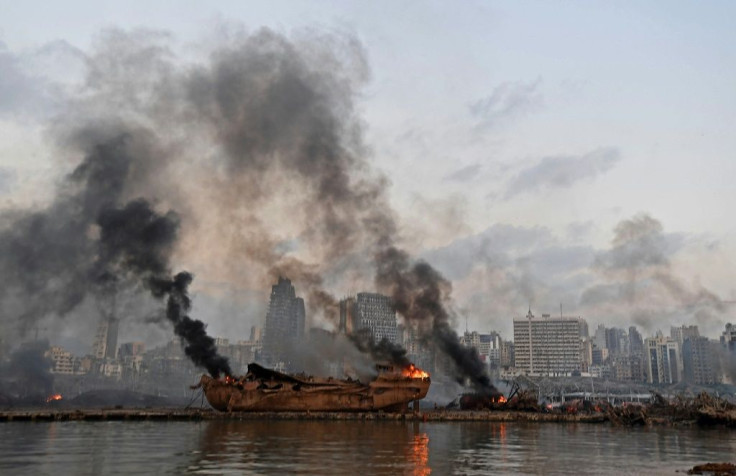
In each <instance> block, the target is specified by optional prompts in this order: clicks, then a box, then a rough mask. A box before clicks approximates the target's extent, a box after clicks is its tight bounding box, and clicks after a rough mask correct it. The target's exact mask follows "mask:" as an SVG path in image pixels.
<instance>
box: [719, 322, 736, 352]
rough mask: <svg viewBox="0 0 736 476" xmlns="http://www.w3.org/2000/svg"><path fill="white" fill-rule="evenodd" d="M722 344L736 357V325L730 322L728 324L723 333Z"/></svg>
mask: <svg viewBox="0 0 736 476" xmlns="http://www.w3.org/2000/svg"><path fill="white" fill-rule="evenodd" d="M720 340H721V345H722V346H723V348H724V349H726V351H727V352H728V353H730V354H731V355H733V356H734V357H736V325H733V324H731V323H730V322H729V323H728V324H726V330H724V331H723V333H722V334H721V339H720Z"/></svg>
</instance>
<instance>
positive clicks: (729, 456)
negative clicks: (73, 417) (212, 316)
mask: <svg viewBox="0 0 736 476" xmlns="http://www.w3.org/2000/svg"><path fill="white" fill-rule="evenodd" d="M735 453H736V432H734V431H728V430H700V429H688V428H680V429H668V428H654V429H646V428H635V429H632V428H613V427H610V426H607V425H574V424H570V425H564V424H538V425H533V424H516V423H488V422H464V423H459V422H457V423H419V422H412V423H401V422H375V421H367V422H364V421H211V422H198V423H196V422H171V423H161V422H99V423H93V422H54V423H21V422H16V423H3V424H0V474H34V475H36V474H48V475H59V474H131V473H136V474H141V473H145V474H163V473H166V474H288V473H298V474H320V475H321V474H346V473H347V474H351V473H352V474H377V475H388V474H406V475H416V476H419V475H422V476H425V475H429V474H433V475H444V474H471V475H472V474H488V473H496V474H508V473H516V474H582V473H585V474H674V471H675V470H684V469H687V468H689V467H691V466H693V465H694V464H696V463H702V462H707V461H729V460H733V458H734V456H733V455H734V454H735Z"/></svg>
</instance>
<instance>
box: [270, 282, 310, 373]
mask: <svg viewBox="0 0 736 476" xmlns="http://www.w3.org/2000/svg"><path fill="white" fill-rule="evenodd" d="M305 317H306V316H305V309H304V300H303V299H302V298H300V297H297V296H296V291H295V289H294V286H292V284H291V281H290V280H288V279H286V278H281V277H280V278H279V281H278V283H277V284H275V285H273V286H272V287H271V298H270V301H269V305H268V313H267V314H266V325H265V326H264V329H263V358H264V360H265V361H266V363H267V364H269V365H278V364H279V363H280V362H283V363H286V362H287V361H288V353H289V351H290V350H291V349H292V348H293V346H294V344H295V343H296V342H298V341H300V340H302V339H304V327H305Z"/></svg>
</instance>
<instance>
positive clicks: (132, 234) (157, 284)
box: [96, 199, 231, 377]
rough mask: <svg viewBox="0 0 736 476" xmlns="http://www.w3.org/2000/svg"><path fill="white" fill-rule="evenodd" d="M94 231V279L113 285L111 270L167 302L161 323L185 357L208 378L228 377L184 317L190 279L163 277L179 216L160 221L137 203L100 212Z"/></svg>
mask: <svg viewBox="0 0 736 476" xmlns="http://www.w3.org/2000/svg"><path fill="white" fill-rule="evenodd" d="M98 225H99V226H100V242H99V248H100V255H99V260H98V262H97V263H96V264H97V269H99V270H101V271H100V272H99V273H98V275H97V279H98V280H101V281H103V282H105V281H111V280H114V279H115V278H114V275H112V274H111V271H110V270H111V269H113V268H114V269H119V270H122V271H124V272H127V273H131V274H132V275H133V276H136V277H138V278H140V279H142V281H143V283H142V284H143V285H144V286H145V287H147V288H149V289H150V290H151V293H152V294H153V296H154V297H156V298H163V297H165V296H168V299H167V303H166V318H167V319H168V320H169V321H170V322H171V323H172V324H173V326H174V333H175V334H176V335H178V336H179V337H181V338H182V339H184V342H185V343H186V344H185V346H184V353H185V354H186V355H187V356H188V357H189V358H190V359H191V360H192V362H194V364H195V365H197V366H199V367H203V368H205V369H207V372H209V373H210V375H212V376H213V377H219V376H220V375H221V374H224V375H230V374H231V371H230V366H229V364H228V361H227V359H226V358H224V357H222V356H220V355H219V354H218V353H217V347H216V346H215V341H214V339H212V338H211V337H210V336H208V335H207V332H206V330H205V325H204V323H203V322H202V321H200V320H196V319H192V318H191V317H189V316H188V315H187V313H188V311H189V310H190V309H191V300H190V298H189V294H188V288H189V285H190V284H191V283H192V279H193V278H192V275H191V274H189V273H187V272H181V273H179V274H177V275H176V276H174V277H173V278H168V277H165V276H167V273H168V255H169V253H170V250H171V249H172V247H173V246H174V243H175V242H176V237H177V231H178V229H179V217H178V215H177V214H175V213H174V212H171V211H170V212H168V213H167V214H166V215H159V214H157V213H156V212H155V211H154V210H152V209H151V207H150V205H149V204H148V203H147V202H146V201H145V200H142V199H138V200H134V201H132V202H129V203H128V204H126V205H125V206H124V207H123V208H119V209H105V210H103V211H102V212H101V213H100V216H99V219H98Z"/></svg>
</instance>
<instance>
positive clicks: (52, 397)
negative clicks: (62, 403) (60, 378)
mask: <svg viewBox="0 0 736 476" xmlns="http://www.w3.org/2000/svg"><path fill="white" fill-rule="evenodd" d="M62 398H64V397H62V396H61V394H60V393H55V394H53V395H49V396H48V397H46V403H49V402H55V401H57V400H61V399H62Z"/></svg>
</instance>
